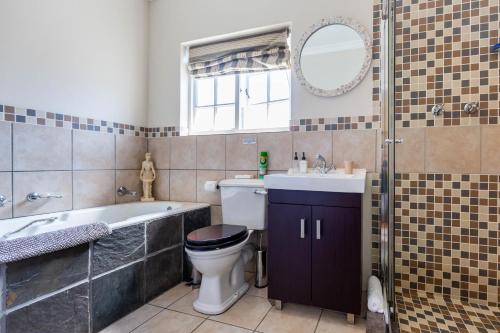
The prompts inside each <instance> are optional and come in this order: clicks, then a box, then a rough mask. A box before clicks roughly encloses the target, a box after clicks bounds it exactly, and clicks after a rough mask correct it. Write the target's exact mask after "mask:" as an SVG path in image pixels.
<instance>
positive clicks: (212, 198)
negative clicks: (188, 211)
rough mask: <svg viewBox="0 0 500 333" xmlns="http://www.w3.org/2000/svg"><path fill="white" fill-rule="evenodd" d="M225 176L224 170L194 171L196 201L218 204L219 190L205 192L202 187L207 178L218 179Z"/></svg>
mask: <svg viewBox="0 0 500 333" xmlns="http://www.w3.org/2000/svg"><path fill="white" fill-rule="evenodd" d="M225 178H226V173H225V172H224V171H215V170H198V171H197V172H196V201H198V202H205V203H208V204H211V205H220V191H217V192H207V191H205V189H204V185H205V182H206V181H208V180H215V181H220V180H223V179H225Z"/></svg>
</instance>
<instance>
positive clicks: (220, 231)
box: [186, 179, 267, 315]
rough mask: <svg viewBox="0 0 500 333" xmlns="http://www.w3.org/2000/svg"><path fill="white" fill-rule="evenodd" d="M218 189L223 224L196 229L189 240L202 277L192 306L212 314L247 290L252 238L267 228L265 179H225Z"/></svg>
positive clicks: (227, 307)
mask: <svg viewBox="0 0 500 333" xmlns="http://www.w3.org/2000/svg"><path fill="white" fill-rule="evenodd" d="M219 186H220V190H221V200H222V221H223V223H222V224H220V225H212V226H209V227H205V228H201V229H197V230H195V231H193V232H191V233H189V234H188V236H187V240H186V253H187V255H188V256H189V259H190V260H191V263H192V264H193V266H194V268H196V269H197V270H198V271H199V272H200V273H201V274H202V278H201V286H200V291H199V296H198V299H197V300H196V301H195V302H194V303H193V307H194V309H195V310H196V311H198V312H201V313H204V314H209V315H215V314H220V313H222V312H224V311H226V310H227V309H229V308H230V307H231V305H233V304H234V303H235V302H236V301H237V300H238V299H239V298H240V297H241V296H243V295H244V294H245V292H246V291H247V290H248V287H249V286H248V283H247V282H245V264H247V263H248V262H249V261H250V260H252V257H253V254H254V251H255V249H254V247H253V245H251V244H250V243H249V239H250V236H251V235H252V233H253V232H254V231H261V230H265V229H266V228H267V220H266V206H267V192H266V191H265V190H264V181H263V180H261V179H226V180H223V181H221V182H219Z"/></svg>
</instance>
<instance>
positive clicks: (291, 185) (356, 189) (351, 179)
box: [264, 169, 366, 193]
mask: <svg viewBox="0 0 500 333" xmlns="http://www.w3.org/2000/svg"><path fill="white" fill-rule="evenodd" d="M365 181H366V170H365V169H354V171H353V174H352V175H346V174H345V173H344V170H343V169H338V170H333V171H330V172H329V173H327V174H320V173H319V172H308V173H306V174H293V175H290V174H286V173H283V174H281V173H279V174H272V175H266V176H264V187H265V188H267V189H276V190H296V191H320V192H342V193H364V192H365Z"/></svg>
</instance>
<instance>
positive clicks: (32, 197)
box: [26, 192, 63, 202]
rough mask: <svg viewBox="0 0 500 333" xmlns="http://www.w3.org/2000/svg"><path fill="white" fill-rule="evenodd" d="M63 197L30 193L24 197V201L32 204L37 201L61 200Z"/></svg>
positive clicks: (60, 195)
mask: <svg viewBox="0 0 500 333" xmlns="http://www.w3.org/2000/svg"><path fill="white" fill-rule="evenodd" d="M62 197H63V195H62V194H53V193H38V192H31V193H30V194H28V195H27V196H26V200H28V201H30V202H33V201H37V200H38V199H52V198H55V199H61V198H62Z"/></svg>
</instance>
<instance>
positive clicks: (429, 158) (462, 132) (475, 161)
mask: <svg viewBox="0 0 500 333" xmlns="http://www.w3.org/2000/svg"><path fill="white" fill-rule="evenodd" d="M480 136H481V133H480V128H479V126H461V127H458V126H457V127H440V128H437V127H436V128H427V129H426V133H425V160H426V164H425V166H426V171H427V172H446V173H479V172H480V171H481V167H480V160H481V150H480V140H481V138H480Z"/></svg>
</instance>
